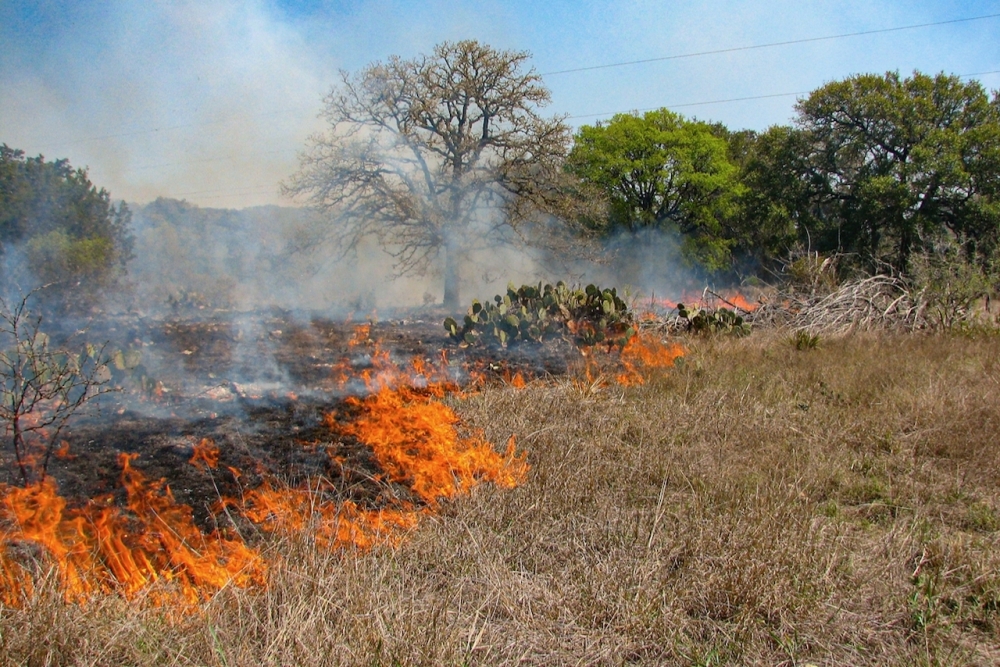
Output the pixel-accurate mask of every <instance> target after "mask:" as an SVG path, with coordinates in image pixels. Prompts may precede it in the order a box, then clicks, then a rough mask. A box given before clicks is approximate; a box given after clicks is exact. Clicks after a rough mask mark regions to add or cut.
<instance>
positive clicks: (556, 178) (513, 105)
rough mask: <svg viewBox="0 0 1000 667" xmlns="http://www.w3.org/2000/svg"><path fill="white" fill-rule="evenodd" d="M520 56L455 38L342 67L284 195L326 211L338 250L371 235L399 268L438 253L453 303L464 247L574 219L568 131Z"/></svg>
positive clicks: (417, 267) (411, 270)
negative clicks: (547, 109) (542, 110)
mask: <svg viewBox="0 0 1000 667" xmlns="http://www.w3.org/2000/svg"><path fill="white" fill-rule="evenodd" d="M528 57H529V56H528V54H527V53H526V52H523V51H498V50H495V49H492V48H490V47H489V46H486V45H483V44H480V43H478V42H475V41H462V42H457V43H444V44H441V45H439V46H437V47H436V48H435V49H434V52H433V54H432V55H430V56H420V57H417V58H415V59H413V60H403V59H401V58H399V57H392V58H390V59H389V61H388V62H386V63H380V62H376V63H373V64H371V65H369V66H368V67H366V68H364V69H363V70H361V71H360V72H359V73H358V74H356V75H353V76H352V75H351V74H350V73H348V72H341V78H342V81H341V83H340V85H338V86H337V87H336V88H335V89H334V90H333V91H332V92H331V93H330V94H329V95H328V96H327V97H326V98H325V100H324V102H325V105H326V107H325V110H324V111H323V116H324V117H325V119H326V120H327V121H328V123H329V125H330V127H329V130H328V131H327V132H326V133H324V134H322V135H317V136H314V137H311V138H310V141H309V146H308V148H307V150H306V152H305V154H304V155H303V156H302V157H301V168H300V170H299V172H298V173H297V174H296V175H295V176H294V177H293V178H292V180H291V181H290V182H289V183H287V184H285V186H284V191H285V193H286V194H291V195H303V196H306V197H307V199H308V201H309V203H310V204H312V205H313V206H315V207H316V208H318V209H319V210H321V211H322V212H323V213H324V214H325V215H326V217H328V219H329V221H330V223H331V224H330V233H331V236H332V238H333V240H334V241H335V242H336V243H337V244H338V246H339V248H340V249H341V250H342V251H344V252H347V251H350V250H352V249H355V248H356V247H357V245H358V244H359V243H360V242H361V240H362V239H364V238H366V237H367V238H373V239H375V240H376V241H377V242H378V244H379V245H380V246H381V247H382V248H383V249H384V250H385V251H386V252H388V253H389V254H390V255H392V257H393V258H394V259H395V270H396V273H397V274H398V275H406V274H416V275H422V274H424V273H426V272H427V271H428V270H429V269H432V268H436V267H437V266H439V262H440V259H441V255H442V254H443V255H444V263H443V269H444V303H445V306H446V307H449V308H453V309H454V308H457V307H459V305H460V297H459V285H460V267H461V265H462V262H463V260H465V259H466V258H467V257H468V255H469V253H470V251H472V250H474V249H476V248H479V247H488V246H489V245H490V244H493V243H498V242H504V241H510V240H517V241H519V242H523V241H525V240H526V238H527V236H528V234H527V232H526V229H527V228H528V227H529V226H530V225H531V223H537V222H538V221H539V220H540V219H541V216H539V212H540V211H544V212H547V213H548V214H550V215H551V214H553V213H555V215H557V216H560V217H563V218H566V219H569V220H570V221H572V220H573V218H574V217H575V216H578V215H579V211H577V210H576V209H574V206H573V204H574V202H575V201H577V200H578V198H574V197H572V196H567V195H568V192H569V190H571V189H572V181H571V180H570V177H569V176H568V175H567V174H566V173H565V172H564V171H563V169H562V165H563V160H564V159H565V156H566V154H567V152H568V149H569V146H570V142H571V135H570V131H569V128H568V127H567V126H566V125H565V123H563V122H562V119H561V118H558V117H556V118H548V119H547V118H543V117H542V116H540V115H539V114H538V112H537V108H538V107H541V106H544V105H545V104H547V103H548V102H549V92H548V90H547V89H546V88H545V87H544V86H543V85H542V82H541V78H540V77H539V76H538V74H536V73H535V71H534V70H533V69H529V70H528V71H523V70H524V66H525V62H526V60H527V59H528ZM550 219H551V217H550ZM551 231H552V230H551V229H549V230H548V232H549V233H551Z"/></svg>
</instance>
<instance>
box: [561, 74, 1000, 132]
mask: <svg viewBox="0 0 1000 667" xmlns="http://www.w3.org/2000/svg"><path fill="white" fill-rule="evenodd" d="M987 74H1000V69H995V70H991V71H989V72H973V73H971V74H959V75H958V78H960V79H968V78H971V77H974V76H985V75H987ZM811 92H812V91H811V90H805V91H799V92H797V93H771V94H768V95H751V96H749V97H731V98H729V99H725V100H707V101H705V102H683V103H681V104H661V105H660V106H658V107H646V108H645V109H631V110H630V111H605V112H604V113H586V114H577V115H574V116H564V118H566V119H567V120H568V119H572V118H594V117H596V116H613V115H615V114H620V113H641V112H643V111H655V110H657V109H663V108H667V109H680V108H682V107H698V106H703V105H707V104H725V103H727V102H745V101H747V100H765V99H768V98H770V97H792V96H796V95H808V94H809V93H811Z"/></svg>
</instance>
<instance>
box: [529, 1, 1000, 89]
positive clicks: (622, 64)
mask: <svg viewBox="0 0 1000 667" xmlns="http://www.w3.org/2000/svg"><path fill="white" fill-rule="evenodd" d="M998 17H1000V14H986V15H984V16H973V17H970V18H965V19H951V20H949V21H935V22H933V23H916V24H914V25H905V26H900V27H898V28H879V29H877V30H862V31H860V32H848V33H843V34H840V35H826V36H825V37H808V38H805V39H791V40H788V41H784V42H770V43H768V44H752V45H750V46H734V47H731V48H727V49H714V50H712V51H696V52H693V53H679V54H676V55H672V56H660V57H657V58H643V59H642V60H627V61H624V62H620V63H607V64H604V65H590V66H588V67H574V68H572V69H561V70H555V71H552V72H542V73H541V74H540V75H539V76H556V75H558V74H570V73H572V72H589V71H591V70H597V69H609V68H612V67H626V66H629V65H641V64H644V63H655V62H661V61H664V60H680V59H682V58H698V57H701V56H712V55H717V54H720V53H733V52H735V51H751V50H754V49H769V48H772V47H775V46H789V45H791V44H807V43H809V42H823V41H828V40H832V39H843V38H845V37H861V36H863V35H876V34H880V33H887V32H899V31H901V30H916V29H917V28H929V27H931V26H939V25H948V24H951V23H967V22H969V21H982V20H985V19H993V18H998Z"/></svg>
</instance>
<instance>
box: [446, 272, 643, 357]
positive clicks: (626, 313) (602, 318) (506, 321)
mask: <svg viewBox="0 0 1000 667" xmlns="http://www.w3.org/2000/svg"><path fill="white" fill-rule="evenodd" d="M633 324H634V321H633V317H632V313H631V311H630V309H629V307H628V304H626V303H625V301H624V300H622V299H621V297H619V296H618V293H617V292H616V291H615V289H614V288H611V289H601V288H600V287H597V286H596V285H587V286H586V287H585V288H583V289H574V288H570V287H568V286H567V285H566V283H564V282H561V281H560V282H558V283H556V284H555V285H551V284H543V283H538V285H537V286H536V285H522V286H520V287H515V286H514V285H513V284H511V285H508V286H507V293H506V294H498V295H496V296H495V297H493V303H490V302H488V301H487V302H486V303H480V302H479V301H473V302H472V306H471V307H470V308H469V311H468V313H467V314H466V316H465V318H464V319H463V321H462V322H461V323H460V322H458V321H456V320H455V319H454V318H451V317H449V318H447V319H446V320H445V321H444V328H445V330H446V331H447V332H448V334H449V335H450V336H451V337H452V338H453V339H454V340H456V341H458V342H459V343H462V344H467V345H474V344H477V343H485V344H494V345H500V346H501V347H507V346H508V345H511V344H515V343H521V342H535V343H540V342H542V341H544V340H546V339H548V338H554V337H560V336H566V335H570V336H572V337H573V338H574V340H575V341H576V342H577V344H579V345H596V344H599V343H606V344H608V345H620V346H622V347H624V345H625V343H627V342H628V339H629V338H631V337H632V336H633V335H634V334H635V329H634V327H633Z"/></svg>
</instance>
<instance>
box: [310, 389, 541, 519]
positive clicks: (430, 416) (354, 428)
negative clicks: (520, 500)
mask: <svg viewBox="0 0 1000 667" xmlns="http://www.w3.org/2000/svg"><path fill="white" fill-rule="evenodd" d="M441 391H442V389H441V387H440V385H432V386H430V387H428V388H427V389H426V390H423V391H417V390H414V389H412V388H409V387H400V388H398V389H391V388H389V387H382V388H380V389H379V390H378V391H377V392H376V393H374V394H372V395H370V396H368V397H365V398H349V399H348V400H347V403H348V405H349V406H351V407H353V408H355V409H357V411H358V413H359V414H358V416H357V417H356V418H354V419H352V420H351V421H348V422H347V423H345V424H339V423H338V422H337V419H336V415H329V416H328V417H327V423H328V424H329V425H330V426H331V427H332V428H334V429H336V430H339V431H340V432H341V433H343V434H345V435H350V436H353V437H355V438H357V439H358V440H359V441H361V442H363V443H364V444H366V445H368V446H369V447H371V449H372V451H373V452H374V454H375V457H376V459H377V460H378V462H379V465H380V466H381V468H382V469H383V470H384V471H385V472H386V474H387V475H388V477H389V479H390V480H392V481H394V482H401V483H404V484H406V485H407V486H409V487H410V489H411V490H412V491H413V492H414V493H415V494H416V495H417V496H418V497H419V498H420V499H421V500H423V501H424V502H425V503H427V504H428V506H430V507H436V506H437V505H438V503H439V501H440V500H441V499H445V498H453V497H454V496H456V495H458V494H460V493H464V492H467V491H468V490H469V489H471V488H472V487H473V486H475V485H476V484H478V483H479V482H482V481H490V482H494V483H495V484H498V485H500V486H503V487H508V488H509V487H513V486H516V485H517V484H519V483H521V482H522V481H523V480H524V478H525V476H526V475H527V471H528V466H527V463H526V462H525V460H524V456H523V455H521V456H518V455H516V454H515V453H514V441H513V439H512V440H511V441H510V442H508V444H507V451H506V452H505V454H504V455H500V454H498V453H497V452H496V451H495V450H494V449H493V447H492V446H491V445H490V444H489V443H488V442H486V441H485V440H484V439H483V438H482V436H480V435H473V436H471V437H468V438H462V437H460V436H459V435H458V431H457V429H456V424H457V423H458V416H457V415H455V412H454V411H453V410H452V409H451V408H450V407H448V406H447V405H445V404H444V403H442V402H440V401H439V400H437V398H439V397H440V395H441Z"/></svg>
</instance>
